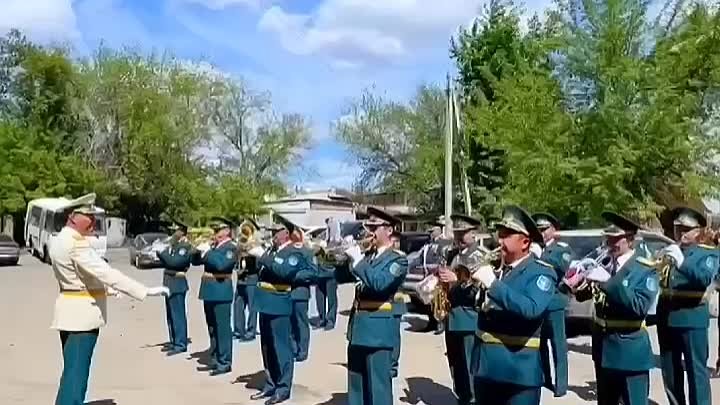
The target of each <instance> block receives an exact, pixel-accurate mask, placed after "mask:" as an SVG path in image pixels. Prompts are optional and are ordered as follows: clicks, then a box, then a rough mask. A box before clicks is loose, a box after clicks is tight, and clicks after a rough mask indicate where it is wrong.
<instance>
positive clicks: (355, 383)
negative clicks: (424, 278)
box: [347, 207, 407, 405]
mask: <svg viewBox="0 0 720 405" xmlns="http://www.w3.org/2000/svg"><path fill="white" fill-rule="evenodd" d="M367 213H368V215H369V217H370V218H369V219H368V220H367V221H365V227H366V228H367V230H368V232H370V233H372V235H373V238H374V242H373V243H374V245H373V248H371V249H370V250H369V251H368V252H366V254H365V255H362V254H361V253H360V248H359V247H358V246H354V247H353V248H351V249H349V250H348V252H347V253H348V255H349V256H350V257H351V258H352V260H353V265H352V270H351V271H352V273H353V275H355V277H357V279H358V280H359V281H358V284H357V286H356V289H355V300H354V303H353V307H352V309H351V311H350V320H349V324H348V331H347V339H348V362H347V364H348V403H349V405H390V404H392V403H393V396H392V375H391V362H392V351H393V347H394V345H395V344H396V342H397V333H398V330H397V329H398V324H397V319H396V316H395V314H394V313H393V306H394V305H395V302H394V298H395V293H397V292H398V289H399V288H400V286H401V285H402V283H403V281H404V280H405V276H406V274H407V258H406V257H405V255H404V254H403V253H402V252H400V251H397V250H394V249H393V248H392V240H391V235H392V233H393V229H394V226H395V225H396V224H399V222H400V221H399V220H398V219H397V218H395V217H394V216H392V215H390V214H388V213H386V212H384V211H382V210H380V209H377V208H374V207H369V208H368V209H367Z"/></svg>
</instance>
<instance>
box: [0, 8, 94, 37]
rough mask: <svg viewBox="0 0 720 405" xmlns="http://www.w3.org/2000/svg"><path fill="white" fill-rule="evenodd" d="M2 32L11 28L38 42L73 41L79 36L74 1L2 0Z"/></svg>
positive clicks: (0, 29)
mask: <svg viewBox="0 0 720 405" xmlns="http://www.w3.org/2000/svg"><path fill="white" fill-rule="evenodd" d="M0 3H2V6H0V7H1V8H2V11H1V12H0V32H2V34H5V32H7V31H8V30H10V29H12V28H17V29H20V30H21V31H23V33H25V34H26V35H28V36H29V37H30V38H31V39H33V40H36V41H42V42H47V41H74V40H76V39H78V38H79V37H80V32H79V31H78V28H77V18H76V16H75V12H74V11H73V7H72V1H71V0H2V1H0Z"/></svg>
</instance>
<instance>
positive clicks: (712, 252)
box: [657, 207, 720, 405]
mask: <svg viewBox="0 0 720 405" xmlns="http://www.w3.org/2000/svg"><path fill="white" fill-rule="evenodd" d="M672 214H673V215H672V217H673V225H674V230H673V231H674V232H673V233H674V235H675V240H676V241H677V243H678V244H679V246H678V245H671V246H670V247H668V248H665V249H663V252H664V253H665V254H666V256H665V257H666V258H668V259H669V261H667V262H666V263H667V265H666V266H663V268H662V269H661V270H663V271H661V279H660V287H661V288H662V290H661V294H660V299H659V301H658V306H657V318H658V321H657V331H658V341H659V343H660V358H661V366H662V376H663V382H664V384H665V392H666V394H667V396H668V400H669V401H670V403H671V404H673V405H709V404H710V403H711V402H712V401H711V398H710V376H709V372H708V368H707V361H708V350H709V342H708V327H709V326H710V313H709V310H708V303H707V294H706V291H707V289H708V287H709V286H710V285H711V284H712V282H713V279H714V278H715V276H716V275H717V274H718V263H720V261H719V260H718V250H717V248H716V247H714V246H710V245H706V244H702V243H700V242H701V241H700V240H699V239H700V237H701V232H702V231H703V229H704V228H705V227H706V226H707V220H706V219H705V217H704V216H703V215H702V214H701V213H699V212H697V211H695V210H693V209H691V208H687V207H678V208H676V209H674V210H673V211H672ZM708 242H709V241H707V242H706V243H708ZM686 374H687V380H688V392H687V395H686V393H685V375H686Z"/></svg>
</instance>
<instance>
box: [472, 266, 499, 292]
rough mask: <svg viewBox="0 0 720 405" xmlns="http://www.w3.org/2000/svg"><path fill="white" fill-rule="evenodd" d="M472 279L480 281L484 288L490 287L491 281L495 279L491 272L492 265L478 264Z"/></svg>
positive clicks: (493, 281)
mask: <svg viewBox="0 0 720 405" xmlns="http://www.w3.org/2000/svg"><path fill="white" fill-rule="evenodd" d="M472 279H473V280H475V281H477V282H479V283H481V284H482V285H484V286H485V288H487V289H490V287H492V285H493V283H495V281H497V277H495V273H494V272H493V266H490V265H486V266H480V267H479V268H478V269H477V270H476V271H475V272H474V273H473V274H472Z"/></svg>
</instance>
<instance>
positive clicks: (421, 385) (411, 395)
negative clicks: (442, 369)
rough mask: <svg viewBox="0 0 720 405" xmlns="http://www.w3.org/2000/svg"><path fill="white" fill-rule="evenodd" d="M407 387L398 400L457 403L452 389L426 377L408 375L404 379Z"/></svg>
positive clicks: (432, 404)
mask: <svg viewBox="0 0 720 405" xmlns="http://www.w3.org/2000/svg"><path fill="white" fill-rule="evenodd" d="M405 381H407V384H408V387H407V388H405V389H404V391H405V396H404V397H401V398H400V402H404V403H406V404H410V405H417V404H420V403H422V404H425V405H452V404H455V403H457V400H456V399H455V394H454V393H453V391H452V389H450V388H448V387H446V386H444V385H442V384H438V383H436V382H435V381H433V380H432V379H430V378H427V377H410V378H408V379H406V380H405Z"/></svg>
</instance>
